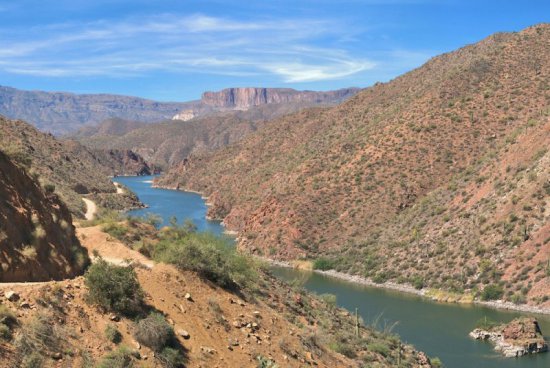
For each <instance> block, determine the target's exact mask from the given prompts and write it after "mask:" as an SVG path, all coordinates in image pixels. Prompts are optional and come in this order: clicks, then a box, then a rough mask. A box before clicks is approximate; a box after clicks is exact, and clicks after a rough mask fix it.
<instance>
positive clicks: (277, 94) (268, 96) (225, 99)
mask: <svg viewBox="0 0 550 368" xmlns="http://www.w3.org/2000/svg"><path fill="white" fill-rule="evenodd" d="M359 91H360V89H359V88H345V89H339V90H336V91H327V92H316V91H296V90H294V89H291V88H257V87H243V88H226V89H224V90H221V91H218V92H204V93H203V94H202V97H201V103H203V104H204V105H207V106H212V107H217V108H225V109H234V110H248V109H250V108H251V107H253V106H260V105H267V104H281V103H291V102H302V103H315V104H323V103H331V104H332V103H338V102H341V101H343V100H345V99H346V98H349V97H351V96H353V95H355V94H356V93H357V92H359Z"/></svg>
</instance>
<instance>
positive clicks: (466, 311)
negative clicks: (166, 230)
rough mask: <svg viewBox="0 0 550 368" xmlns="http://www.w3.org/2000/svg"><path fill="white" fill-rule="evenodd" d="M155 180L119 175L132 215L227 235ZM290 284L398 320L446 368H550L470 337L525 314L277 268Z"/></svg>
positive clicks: (199, 206) (198, 203) (198, 206)
mask: <svg viewBox="0 0 550 368" xmlns="http://www.w3.org/2000/svg"><path fill="white" fill-rule="evenodd" d="M152 179H153V177H147V176H142V177H118V178H116V179H115V180H116V181H117V182H119V183H121V184H124V185H126V186H127V187H129V188H130V189H131V190H133V191H134V192H135V193H136V194H137V195H138V197H139V198H140V200H141V201H142V202H143V203H145V204H146V205H148V206H149V207H148V208H145V209H139V210H135V211H130V212H129V213H130V214H131V215H136V216H143V215H146V214H147V213H154V214H158V215H160V216H161V217H162V219H163V221H164V224H168V222H169V219H170V217H172V216H176V218H177V219H178V220H179V222H182V221H183V220H184V219H190V220H192V221H193V222H194V223H195V224H196V225H197V228H198V229H199V231H210V232H213V233H216V234H222V233H223V231H224V228H223V226H222V225H221V223H220V222H219V221H210V220H207V219H206V210H207V206H206V203H205V201H204V200H203V199H202V197H201V196H200V195H199V194H196V193H190V192H182V191H175V190H167V189H158V188H152V187H151V183H152ZM273 272H274V274H275V275H277V276H278V277H280V278H282V279H285V280H293V279H296V278H298V279H300V280H302V282H303V283H304V284H303V285H304V287H305V288H306V289H308V290H310V291H312V292H315V293H319V294H320V293H331V294H334V295H336V297H337V301H338V305H340V306H341V307H344V308H347V309H349V310H350V311H353V310H355V308H358V310H359V313H360V315H361V316H362V317H363V319H364V320H365V323H366V324H369V323H371V322H372V321H374V320H377V319H378V320H379V325H380V326H383V325H384V323H386V324H387V325H390V324H393V323H395V322H397V324H396V326H395V327H394V331H395V332H396V333H397V334H399V336H401V339H402V340H404V341H406V342H408V343H411V344H413V345H414V346H415V347H416V348H417V349H419V350H422V351H425V352H426V353H427V354H428V355H429V356H432V357H434V356H437V357H439V358H440V359H441V360H442V361H443V364H444V366H445V367H447V368H508V367H515V368H543V367H544V368H550V353H544V354H536V355H533V356H526V357H521V358H517V359H515V358H513V359H510V358H503V357H502V356H501V355H500V354H499V353H497V352H495V351H494V350H493V348H492V345H490V344H489V343H484V342H479V341H474V340H472V339H470V338H469V337H468V332H470V331H471V330H472V329H473V328H474V326H475V323H476V321H478V320H479V319H481V318H484V317H487V318H489V319H492V320H496V321H501V322H508V321H510V320H512V319H513V318H515V317H517V316H519V315H520V313H516V312H508V311H501V310H495V309H491V308H487V307H483V306H477V305H457V304H445V303H436V302H432V301H430V300H427V299H425V298H422V297H419V296H415V295H409V294H404V293H399V292H395V291H389V290H383V289H377V288H373V287H367V286H363V285H358V284H354V283H351V282H347V281H343V280H339V279H335V278H332V277H329V276H324V275H320V274H317V273H313V272H306V271H299V270H293V269H286V268H278V267H277V268H273ZM537 318H538V320H539V322H540V324H541V328H542V331H543V333H544V334H545V337H546V339H547V340H548V339H549V338H550V316H537Z"/></svg>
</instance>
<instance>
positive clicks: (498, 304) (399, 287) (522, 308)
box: [153, 184, 550, 316]
mask: <svg viewBox="0 0 550 368" xmlns="http://www.w3.org/2000/svg"><path fill="white" fill-rule="evenodd" d="M153 187H155V188H162V189H171V190H177V191H182V192H191V193H196V194H199V195H200V196H201V198H203V199H204V200H205V203H207V199H208V197H206V196H204V193H201V192H198V191H196V190H188V189H182V188H170V187H167V186H165V187H163V186H159V185H154V184H153ZM207 205H208V204H207ZM207 219H209V218H208V216H207ZM221 221H222V222H221V224H222V226H223V227H224V229H225V231H227V232H231V233H232V234H233V233H234V235H238V232H237V231H234V230H230V229H227V228H226V226H225V224H224V222H223V220H221ZM256 258H258V259H261V260H263V261H265V262H267V263H269V264H271V265H274V266H279V267H284V268H293V269H300V268H299V267H296V266H295V265H293V264H292V263H291V262H287V261H279V260H275V259H271V258H267V257H256ZM303 271H308V272H315V273H318V274H320V275H325V276H328V277H333V278H336V279H339V280H343V281H347V282H351V283H354V284H358V285H363V286H368V287H374V288H377V289H384V290H392V291H396V292H400V293H405V294H411V295H417V296H420V297H422V298H425V299H428V300H430V301H433V302H438V303H445V304H463V305H476V306H484V307H488V308H492V309H497V310H507V311H513V312H521V313H534V314H541V315H545V316H548V315H550V308H541V307H536V306H532V305H525V304H524V305H518V304H514V303H511V302H504V301H502V300H490V301H482V300H475V299H473V300H472V301H468V302H459V301H449V300H440V299H437V298H435V297H431V296H429V295H427V294H428V291H429V290H435V291H441V292H445V291H444V290H439V289H420V290H418V289H416V288H414V287H413V286H411V285H404V284H398V283H395V282H391V281H386V282H384V283H381V284H377V283H375V282H373V281H372V280H370V279H367V278H365V277H361V276H358V275H350V274H347V273H344V272H338V271H335V270H328V271H321V270H303Z"/></svg>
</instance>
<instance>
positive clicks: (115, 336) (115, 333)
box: [105, 323, 122, 344]
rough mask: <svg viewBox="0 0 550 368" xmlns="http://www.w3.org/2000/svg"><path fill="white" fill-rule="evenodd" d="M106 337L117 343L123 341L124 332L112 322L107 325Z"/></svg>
mask: <svg viewBox="0 0 550 368" xmlns="http://www.w3.org/2000/svg"><path fill="white" fill-rule="evenodd" d="M105 337H106V338H107V340H109V341H110V342H113V343H115V344H118V343H119V342H121V341H122V334H121V333H120V331H119V330H118V329H117V328H116V326H115V325H114V324H112V323H110V324H108V325H107V327H105Z"/></svg>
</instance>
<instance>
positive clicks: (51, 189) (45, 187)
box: [44, 184, 55, 194]
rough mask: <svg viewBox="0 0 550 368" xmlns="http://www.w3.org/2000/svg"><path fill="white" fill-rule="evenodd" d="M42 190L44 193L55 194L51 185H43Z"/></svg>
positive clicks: (53, 186)
mask: <svg viewBox="0 0 550 368" xmlns="http://www.w3.org/2000/svg"><path fill="white" fill-rule="evenodd" d="M44 190H45V191H46V193H48V194H52V193H54V192H55V185H53V184H45V185H44Z"/></svg>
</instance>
